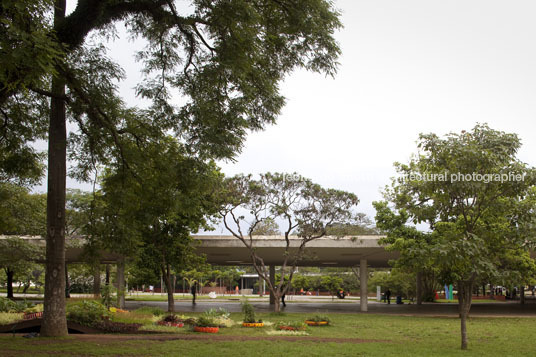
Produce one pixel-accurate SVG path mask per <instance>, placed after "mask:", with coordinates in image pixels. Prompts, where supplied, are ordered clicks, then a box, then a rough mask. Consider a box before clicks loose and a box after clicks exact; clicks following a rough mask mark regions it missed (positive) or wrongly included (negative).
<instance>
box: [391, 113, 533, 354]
mask: <svg viewBox="0 0 536 357" xmlns="http://www.w3.org/2000/svg"><path fill="white" fill-rule="evenodd" d="M520 146H521V144H520V141H519V138H518V137H517V135H515V134H507V133H504V132H500V131H496V130H493V129H490V128H489V127H488V126H487V125H480V124H479V125H476V126H475V127H474V128H473V129H472V131H470V132H466V131H462V132H461V133H460V134H456V133H451V134H448V135H446V136H445V138H439V137H438V136H437V135H435V134H427V135H423V134H421V135H420V140H419V144H418V148H419V149H420V152H419V154H418V155H416V156H414V157H413V158H412V159H411V160H410V162H409V164H406V165H404V164H399V163H397V164H395V166H396V169H397V171H398V173H399V174H401V177H400V178H399V179H395V180H393V184H392V187H391V188H390V189H387V191H386V197H387V198H388V199H389V200H390V201H391V202H392V203H393V204H394V208H395V209H398V210H399V213H400V216H399V218H401V219H398V218H397V219H398V223H397V225H396V226H395V227H393V228H394V229H392V230H391V232H393V234H391V235H388V237H387V240H386V241H387V242H388V243H390V244H393V245H394V246H396V248H399V249H400V250H401V252H402V254H403V255H405V254H408V255H413V256H414V257H419V259H422V258H421V257H425V259H430V260H431V261H432V262H433V263H434V265H435V266H436V267H438V268H439V270H440V275H441V276H440V277H439V278H440V280H441V281H444V282H456V286H457V289H458V302H459V310H460V317H461V319H460V320H461V347H462V349H467V346H468V342H467V329H466V321H467V316H468V314H469V310H470V308H471V296H472V292H473V287H474V284H475V282H476V281H478V280H477V279H478V278H479V277H482V276H484V275H485V276H490V275H497V274H499V271H500V269H501V268H502V267H503V266H505V263H507V262H509V261H511V258H512V257H513V256H516V257H518V259H519V260H521V261H523V263H524V265H526V266H527V267H528V268H529V269H527V270H531V271H534V270H533V269H534V262H532V260H531V259H530V256H529V252H528V248H527V241H528V239H527V237H524V236H523V235H522V234H520V227H522V226H523V221H524V218H521V217H528V216H530V215H529V214H527V207H525V208H524V211H525V214H523V215H518V214H517V215H516V214H515V213H516V211H517V210H518V209H521V208H522V206H521V205H520V203H521V202H522V200H523V197H525V196H526V195H527V194H528V193H529V188H530V187H531V186H533V185H534V175H533V174H534V170H533V169H531V168H528V167H527V166H526V165H525V164H523V163H522V162H520V161H519V160H518V159H517V158H516V153H517V151H518V149H519V148H520ZM384 207H385V206H384ZM382 214H383V213H382ZM405 218H408V219H410V220H411V221H412V223H415V224H419V223H427V224H428V225H429V227H430V230H431V234H430V235H429V236H428V235H424V236H421V235H419V234H415V232H409V234H406V233H407V232H406V233H403V234H398V232H397V230H406V231H407V230H408V229H407V228H405V227H404V225H405V223H406V220H405ZM395 221H396V220H395ZM412 240H413V241H412ZM417 241H418V243H419V244H415V243H416V242H417ZM396 248H395V249H396ZM506 265H508V263H507V264H506ZM510 266H512V265H511V264H510Z"/></svg>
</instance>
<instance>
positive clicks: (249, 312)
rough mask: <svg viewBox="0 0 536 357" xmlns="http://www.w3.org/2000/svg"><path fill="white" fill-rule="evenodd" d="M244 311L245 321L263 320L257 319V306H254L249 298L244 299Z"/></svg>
mask: <svg viewBox="0 0 536 357" xmlns="http://www.w3.org/2000/svg"><path fill="white" fill-rule="evenodd" d="M242 312H243V313H244V320H243V321H244V322H247V323H254V322H262V321H261V320H259V321H256V320H255V308H253V305H251V304H250V303H249V301H247V300H243V301H242Z"/></svg>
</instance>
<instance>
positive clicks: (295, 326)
mask: <svg viewBox="0 0 536 357" xmlns="http://www.w3.org/2000/svg"><path fill="white" fill-rule="evenodd" d="M275 329H276V330H290V331H303V330H305V329H307V325H306V324H305V323H303V322H301V321H294V322H278V323H276V324H275Z"/></svg>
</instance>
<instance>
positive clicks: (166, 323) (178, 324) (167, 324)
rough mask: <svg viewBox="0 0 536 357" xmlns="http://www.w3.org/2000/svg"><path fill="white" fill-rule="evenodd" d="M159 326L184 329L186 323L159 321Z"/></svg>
mask: <svg viewBox="0 0 536 357" xmlns="http://www.w3.org/2000/svg"><path fill="white" fill-rule="evenodd" d="M157 324H158V325H160V326H172V327H179V328H180V327H184V323H182V322H170V321H158V322H157Z"/></svg>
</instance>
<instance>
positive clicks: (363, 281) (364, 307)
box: [359, 259, 368, 312]
mask: <svg viewBox="0 0 536 357" xmlns="http://www.w3.org/2000/svg"><path fill="white" fill-rule="evenodd" d="M359 280H360V285H361V295H360V297H359V300H360V303H359V304H360V306H361V312H367V311H368V286H367V283H368V269H367V260H366V259H361V261H360V265H359Z"/></svg>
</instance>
